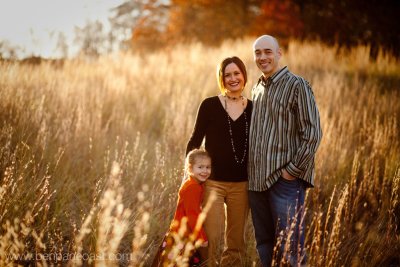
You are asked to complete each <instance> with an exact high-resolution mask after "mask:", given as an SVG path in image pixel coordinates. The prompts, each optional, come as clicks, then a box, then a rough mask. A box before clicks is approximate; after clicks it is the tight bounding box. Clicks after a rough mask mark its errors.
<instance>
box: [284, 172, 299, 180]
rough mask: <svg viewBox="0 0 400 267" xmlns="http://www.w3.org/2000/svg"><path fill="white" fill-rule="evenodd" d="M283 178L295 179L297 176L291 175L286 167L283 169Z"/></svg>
mask: <svg viewBox="0 0 400 267" xmlns="http://www.w3.org/2000/svg"><path fill="white" fill-rule="evenodd" d="M282 178H283V179H286V180H295V179H296V177H294V176H292V175H290V174H289V173H288V172H287V171H286V169H282Z"/></svg>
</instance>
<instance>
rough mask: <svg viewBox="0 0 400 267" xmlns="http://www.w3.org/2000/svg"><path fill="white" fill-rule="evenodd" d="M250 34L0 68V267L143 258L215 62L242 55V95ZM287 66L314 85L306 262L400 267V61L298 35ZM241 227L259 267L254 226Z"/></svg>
mask: <svg viewBox="0 0 400 267" xmlns="http://www.w3.org/2000/svg"><path fill="white" fill-rule="evenodd" d="M252 41H253V40H252V39H245V40H241V41H236V42H226V43H224V44H223V45H222V46H221V47H218V48H207V47H204V46H202V45H200V44H192V45H190V46H180V47H177V48H176V49H174V50H169V51H164V52H155V53H152V54H148V55H144V56H143V55H142V56H139V55H132V54H119V55H113V56H103V57H100V58H98V59H71V60H65V61H64V63H63V64H61V65H60V64H58V65H54V64H51V63H48V62H44V63H42V64H40V65H29V64H19V63H17V62H14V63H13V62H6V61H3V62H0V184H1V188H0V222H1V229H0V266H15V265H17V264H20V265H26V264H29V263H30V264H36V265H37V266H53V265H62V264H63V265H65V266H86V265H90V266H93V265H95V266H118V265H123V266H126V265H130V266H148V265H149V262H151V260H152V256H153V255H154V253H155V252H156V250H157V247H158V245H159V242H160V240H161V238H162V236H163V235H164V233H165V231H166V230H167V228H168V226H169V223H170V221H171V219H172V216H173V212H174V210H175V205H176V197H177V191H178V188H179V186H180V183H181V179H182V174H183V160H184V151H185V148H186V142H187V140H188V138H189V136H190V133H191V131H192V127H193V124H194V120H195V116H196V111H197V108H198V105H199V103H200V101H201V100H202V99H203V98H204V97H207V96H211V95H215V94H217V93H218V88H217V82H216V77H215V70H216V65H217V64H218V63H219V62H220V61H221V60H222V59H223V58H224V57H226V56H232V55H237V56H239V57H241V58H242V59H243V60H244V62H245V63H246V66H247V68H248V72H249V82H248V85H247V87H246V91H245V92H246V95H247V96H248V97H250V89H251V85H252V84H254V83H255V81H256V80H257V78H258V76H259V75H260V73H259V71H258V70H257V68H256V66H255V64H254V63H253V61H252V51H251V45H252ZM282 61H283V62H282V64H283V65H286V64H287V65H288V66H289V68H290V70H291V71H292V72H294V73H296V74H300V75H302V76H303V77H305V78H306V79H307V80H308V81H309V82H310V83H311V85H312V87H313V90H314V94H315V97H316V100H317V104H318V106H319V110H320V116H321V123H322V127H323V134H324V135H323V140H322V142H321V145H320V147H319V150H318V153H317V157H316V187H315V188H314V189H311V190H309V191H308V195H307V199H306V205H307V212H306V221H307V239H306V243H307V247H308V253H309V265H310V266H399V265H400V256H399V255H400V254H399V251H400V202H399V196H400V138H399V137H400V125H399V123H400V117H399V116H400V64H399V62H398V61H396V60H395V59H393V58H392V57H391V56H390V55H385V54H384V53H380V54H379V56H378V57H377V59H374V60H373V59H371V58H369V48H368V47H365V46H360V47H357V48H354V49H352V50H343V49H338V48H337V47H327V46H324V45H322V44H320V43H300V42H296V41H293V42H290V43H289V46H288V47H287V48H286V49H285V50H284V55H283V59H282ZM249 218H250V217H249ZM247 235H248V238H247V240H248V244H247V252H248V255H247V258H246V262H247V266H257V264H258V260H257V254H256V251H255V241H254V237H253V230H252V225H251V221H249V226H248V231H247ZM107 255H108V256H107ZM57 257H58V258H57Z"/></svg>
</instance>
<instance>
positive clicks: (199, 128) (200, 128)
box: [186, 100, 207, 155]
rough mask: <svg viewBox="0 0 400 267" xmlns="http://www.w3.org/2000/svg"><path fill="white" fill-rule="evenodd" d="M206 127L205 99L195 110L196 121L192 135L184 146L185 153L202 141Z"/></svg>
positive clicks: (197, 146) (198, 145) (199, 144)
mask: <svg viewBox="0 0 400 267" xmlns="http://www.w3.org/2000/svg"><path fill="white" fill-rule="evenodd" d="M206 127H207V105H206V100H204V101H203V102H202V103H201V104H200V107H199V109H198V111H197V117H196V122H195V124H194V129H193V132H192V136H191V137H190V139H189V142H188V144H187V146H186V155H187V154H188V153H189V152H190V151H191V150H193V149H195V148H199V147H200V146H201V143H202V142H203V139H204V136H205V134H206Z"/></svg>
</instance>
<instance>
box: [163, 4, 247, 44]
mask: <svg viewBox="0 0 400 267" xmlns="http://www.w3.org/2000/svg"><path fill="white" fill-rule="evenodd" d="M253 3H254V1H243V0H231V1H229V4H228V3H227V2H226V1H223V0H188V1H184V0H172V1H171V8H170V19H169V23H168V32H167V34H168V35H169V36H170V38H171V40H174V41H199V42H202V43H205V44H208V45H218V44H220V43H221V41H223V40H224V39H236V38H240V37H243V36H246V35H247V33H248V26H249V19H248V18H249V17H250V14H249V13H250V12H251V6H252V4H253Z"/></svg>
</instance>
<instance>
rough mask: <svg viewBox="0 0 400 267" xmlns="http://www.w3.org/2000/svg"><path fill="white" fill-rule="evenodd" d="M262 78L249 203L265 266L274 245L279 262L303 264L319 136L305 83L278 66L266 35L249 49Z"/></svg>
mask: <svg viewBox="0 0 400 267" xmlns="http://www.w3.org/2000/svg"><path fill="white" fill-rule="evenodd" d="M253 52H254V60H255V63H256V64H257V66H258V68H259V69H260V70H261V71H262V76H261V77H260V79H259V80H258V82H257V84H256V85H255V86H254V88H253V90H252V97H253V113H252V117H251V127H250V136H249V142H250V144H249V162H248V163H249V164H248V172H249V201H250V208H251V213H252V219H253V224H254V229H255V236H256V241H257V251H258V254H259V257H260V259H261V262H262V264H263V266H264V267H265V266H270V265H271V262H272V254H273V249H274V244H275V242H276V241H279V242H276V243H277V256H278V261H281V262H282V263H285V262H286V263H289V264H290V265H292V266H298V265H299V264H304V263H305V261H306V258H305V253H304V223H303V222H304V218H303V212H304V210H303V206H304V197H305V191H306V188H307V187H313V185H314V157H315V153H316V151H317V148H318V145H319V143H320V140H321V137H322V131H321V127H320V121H319V113H318V109H317V106H316V103H315V99H314V95H313V92H312V89H311V87H310V85H309V83H308V82H307V81H306V80H304V79H303V78H302V77H299V76H297V75H294V74H293V73H291V72H290V71H289V70H288V68H287V67H283V68H281V67H280V66H279V60H280V58H281V56H282V51H281V49H280V48H279V44H278V41H277V40H276V39H275V38H274V37H272V36H269V35H263V36H261V37H259V38H258V39H257V40H256V41H255V42H254V45H253Z"/></svg>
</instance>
